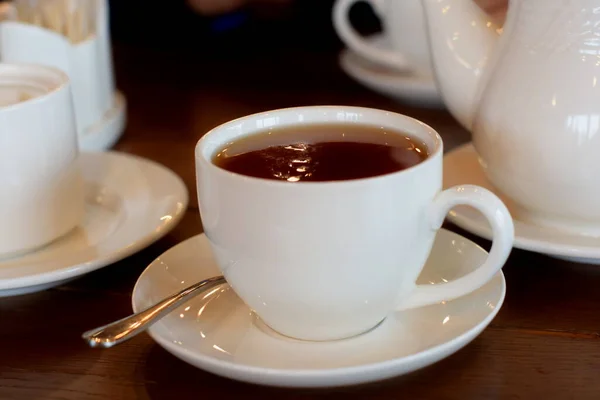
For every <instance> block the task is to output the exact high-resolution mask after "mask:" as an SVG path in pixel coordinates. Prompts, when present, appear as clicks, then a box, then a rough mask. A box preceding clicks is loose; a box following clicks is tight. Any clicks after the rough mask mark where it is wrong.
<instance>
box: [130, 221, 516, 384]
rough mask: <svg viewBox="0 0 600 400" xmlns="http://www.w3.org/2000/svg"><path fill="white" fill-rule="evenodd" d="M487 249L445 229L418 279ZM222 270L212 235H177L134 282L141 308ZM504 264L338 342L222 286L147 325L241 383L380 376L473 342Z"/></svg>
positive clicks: (454, 268) (433, 277)
mask: <svg viewBox="0 0 600 400" xmlns="http://www.w3.org/2000/svg"><path fill="white" fill-rule="evenodd" d="M486 256H487V253H486V251H485V250H483V249H481V248H480V247H478V246H477V245H475V244H474V243H473V242H471V241H469V240H467V239H465V238H463V237H462V236H459V235H457V234H455V233H451V232H449V231H445V230H441V231H440V233H439V234H438V237H437V240H436V243H435V246H434V249H433V252H432V254H431V257H430V259H429V261H428V264H427V266H426V267H425V270H424V272H423V274H422V275H421V277H420V279H419V280H420V283H426V282H431V283H439V282H443V281H444V280H451V279H454V278H456V277H459V276H462V275H464V274H466V273H468V272H470V271H472V270H473V269H475V268H477V267H478V266H480V265H481V263H482V262H483V260H484V259H485V258H486ZM215 275H219V270H218V268H217V266H216V265H215V262H214V260H213V256H212V254H211V250H210V247H209V244H208V240H207V239H206V236H204V235H199V236H196V237H193V238H191V239H188V240H187V241H185V242H183V243H180V244H179V245H177V246H175V247H173V248H172V249H170V250H168V251H167V252H165V253H164V254H163V255H162V256H160V257H159V258H158V259H157V260H156V261H154V262H153V263H152V264H150V266H148V268H147V269H146V270H145V271H144V273H143V274H142V275H141V276H140V278H139V280H138V282H137V284H136V286H135V288H134V290H133V298H132V303H133V309H134V311H136V312H137V311H140V310H142V309H144V308H147V307H148V306H150V305H152V304H154V303H156V302H158V301H159V300H161V299H163V298H164V297H166V296H168V295H170V294H173V293H175V292H178V291H180V290H181V289H183V288H185V287H187V286H189V285H191V284H193V283H194V282H198V281H200V280H202V279H206V278H208V277H212V276H215ZM505 291H506V283H505V281H504V276H503V275H502V273H501V272H499V273H498V274H497V275H496V276H495V277H494V278H493V279H492V280H491V281H490V282H489V283H488V284H486V285H485V286H484V287H482V288H481V289H479V290H477V291H476V292H473V293H471V294H470V295H468V296H465V297H463V298H460V299H457V300H454V301H450V302H447V303H445V304H439V305H435V306H430V307H425V308H421V309H417V310H411V311H407V312H402V313H396V314H393V315H391V316H390V317H388V318H387V319H386V320H385V321H384V322H383V323H382V324H381V325H380V326H378V327H377V328H375V329H374V330H372V331H371V332H369V333H366V334H364V335H362V336H359V337H355V338H352V339H346V340H340V341H335V342H319V343H317V342H303V341H299V340H294V339H291V338H287V337H283V336H281V335H279V334H277V333H276V332H274V331H272V330H271V329H269V328H268V327H266V326H265V325H264V324H263V323H261V322H260V320H259V319H258V318H257V317H256V316H255V315H254V314H253V313H252V312H251V311H250V309H249V308H248V307H247V306H246V305H245V304H244V303H243V302H242V301H241V300H240V299H239V298H238V297H237V296H236V295H235V293H234V292H233V290H232V289H231V288H230V287H229V286H228V285H223V286H221V287H218V288H216V289H213V290H211V291H210V292H207V293H206V294H205V295H203V296H202V295H201V296H198V297H197V298H196V299H194V300H191V301H189V302H188V303H187V304H185V305H184V306H182V307H181V308H180V309H178V310H176V311H174V312H173V313H171V314H170V315H168V316H167V317H165V318H164V319H162V320H161V321H159V322H158V323H156V324H155V325H153V326H152V327H151V328H150V330H149V333H150V335H151V336H152V338H153V339H154V340H156V341H157V342H158V343H159V344H160V345H161V346H162V347H164V348H165V349H166V350H167V351H169V352H170V353H172V354H174V355H175V356H177V357H178V358H180V359H182V360H183V361H186V362H188V363H190V364H192V365H194V366H196V367H198V368H201V369H204V370H206V371H209V372H212V373H214V374H217V375H221V376H224V377H227V378H231V379H237V380H240V381H244V382H249V383H255V384H262V385H271V386H284V387H333V386H342V385H354V384H361V383H367V382H372V381H378V380H382V379H387V378H392V377H395V376H399V375H403V374H406V373H409V372H411V371H415V370H417V369H419V368H423V367H425V366H428V365H430V364H433V363H435V362H437V361H439V360H441V359H443V358H445V357H448V356H449V355H450V354H452V353H454V352H456V351H458V350H459V349H460V348H462V347H463V346H465V345H466V344H468V343H469V342H470V341H472V340H473V339H474V338H475V337H476V336H477V335H479V334H480V333H481V332H482V331H483V329H484V328H485V327H486V326H487V325H488V324H489V323H490V322H491V321H492V319H493V318H494V316H495V315H496V314H497V313H498V311H499V310H500V307H501V306H502V302H503V301H504V295H505Z"/></svg>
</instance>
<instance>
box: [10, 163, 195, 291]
mask: <svg viewBox="0 0 600 400" xmlns="http://www.w3.org/2000/svg"><path fill="white" fill-rule="evenodd" d="M80 163H81V169H82V174H83V178H84V182H85V188H86V217H85V221H84V222H83V224H82V225H81V226H80V227H78V228H76V229H75V230H74V231H72V232H70V233H69V234H67V235H66V236H65V237H63V238H61V239H59V240H57V241H55V242H53V243H51V244H49V245H48V246H46V247H44V248H42V249H40V250H38V251H35V252H32V253H29V254H26V255H24V256H22V257H18V258H12V259H7V260H0V297H3V296H13V295H19V294H25V293H32V292H36V291H39V290H44V289H47V288H50V287H53V286H58V285H61V284H63V283H65V282H67V281H69V280H72V279H74V278H76V277H78V276H81V275H83V274H86V273H88V272H91V271H94V270H96V269H98V268H102V267H104V266H106V265H109V264H112V263H114V262H117V261H119V260H121V259H123V258H125V257H127V256H129V255H131V254H133V253H135V252H137V251H139V250H141V249H143V248H144V247H146V246H148V245H150V244H152V243H153V242H155V241H156V240H158V239H160V238H161V237H162V236H164V235H165V234H167V233H168V232H169V231H170V230H171V229H173V228H174V227H175V225H177V223H178V222H179V220H180V219H181V217H182V216H183V214H184V213H185V210H186V206H187V203H188V194H187V189H186V187H185V185H184V183H183V182H182V181H181V179H180V178H179V177H178V176H177V175H175V174H174V173H173V172H172V171H170V170H169V169H167V168H165V167H163V166H162V165H160V164H157V163H155V162H152V161H149V160H146V159H143V158H140V157H136V156H131V155H127V154H123V153H116V152H108V153H82V154H81V156H80Z"/></svg>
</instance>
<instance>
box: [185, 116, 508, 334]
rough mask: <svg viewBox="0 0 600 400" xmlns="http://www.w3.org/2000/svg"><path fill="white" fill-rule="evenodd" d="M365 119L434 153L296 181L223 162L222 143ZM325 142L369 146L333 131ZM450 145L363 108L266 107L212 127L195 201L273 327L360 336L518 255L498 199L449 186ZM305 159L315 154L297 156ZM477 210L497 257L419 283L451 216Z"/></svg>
mask: <svg viewBox="0 0 600 400" xmlns="http://www.w3.org/2000/svg"><path fill="white" fill-rule="evenodd" d="M311 124H317V125H323V124H336V125H339V124H348V125H351V124H360V125H365V126H369V127H371V128H372V129H379V130H385V131H386V132H387V134H388V135H410V136H411V137H413V138H414V139H415V140H418V141H420V142H422V143H424V144H425V146H426V147H427V148H428V149H429V155H428V158H427V159H426V160H425V161H423V162H421V163H420V164H417V165H416V166H413V167H411V168H409V169H406V170H404V171H400V172H395V173H391V174H387V175H382V176H377V177H373V178H368V179H355V180H347V181H333V182H300V183H298V182H295V181H294V179H295V178H294V177H290V178H289V180H290V181H289V182H288V181H284V180H267V179H257V178H251V177H247V176H243V175H239V174H235V173H230V172H228V171H226V170H224V169H221V168H219V167H217V166H216V165H215V164H214V163H213V161H212V158H213V156H214V155H215V154H216V153H217V152H218V151H219V150H220V149H222V148H223V146H225V145H226V144H228V143H230V142H232V141H235V140H236V139H240V138H242V137H248V136H252V135H256V134H266V133H265V132H266V131H269V132H271V134H273V135H277V132H278V129H281V128H290V127H294V126H298V125H303V126H306V125H311ZM327 140H328V141H349V140H352V141H369V138H368V137H366V136H365V135H360V134H359V135H358V136H352V137H351V136H349V133H348V132H344V131H343V130H339V134H338V135H337V136H334V135H333V134H331V135H329V136H328V138H327ZM442 154H443V145H442V141H441V138H440V137H439V135H438V134H437V133H436V132H435V131H434V130H433V129H431V128H430V127H429V126H427V125H425V124H423V123H422V122H420V121H417V120H415V119H412V118H410V117H406V116H403V115H400V114H395V113H392V112H387V111H382V110H374V109H367V108H358V107H345V106H321V107H319V106H316V107H299V108H290V109H283V110H275V111H269V112H265V113H261V114H255V115H250V116H247V117H244V118H240V119H238V120H234V121H231V122H228V123H226V124H223V125H221V126H218V127H216V128H215V129H213V130H211V131H210V132H208V133H207V134H206V135H204V136H203V138H202V139H200V141H199V142H198V144H197V146H196V171H197V183H198V185H197V186H198V200H199V205H200V213H201V216H202V221H203V226H204V229H205V232H206V234H207V236H208V238H209V240H210V242H211V244H212V248H213V251H214V252H215V255H216V259H217V261H218V263H219V265H220V267H221V270H222V273H223V275H224V276H225V277H226V279H227V281H228V282H229V284H230V285H231V286H232V287H233V288H234V290H235V291H236V292H237V294H238V295H239V296H240V297H241V298H242V299H243V300H244V301H245V302H246V303H247V304H248V305H249V306H250V307H251V308H252V309H253V310H256V312H257V314H258V315H260V317H261V318H262V319H263V320H264V321H265V323H267V324H268V325H269V326H270V327H272V328H273V329H275V330H276V331H278V332H280V333H282V334H284V335H287V336H291V337H296V338H300V339H305V340H334V339H340V338H345V337H351V336H354V335H358V334H360V333H363V332H365V331H367V330H369V329H371V328H373V327H374V326H375V325H377V324H378V323H379V322H381V321H382V320H383V319H385V317H386V316H387V315H388V314H389V313H390V312H392V311H393V310H395V309H406V308H412V307H421V306H424V305H428V304H433V303H438V302H440V301H447V300H451V299H453V298H456V297H460V296H463V295H465V294H467V293H470V292H472V291H474V290H476V289H477V288H479V287H481V286H482V285H484V284H485V283H486V282H487V281H488V280H489V279H491V278H492V277H493V276H494V275H495V274H496V272H498V271H499V270H500V268H502V266H503V264H504V262H505V261H506V258H507V257H508V255H509V253H510V250H511V248H512V241H513V226H512V220H511V217H510V215H509V213H508V211H507V210H506V207H505V206H504V205H503V204H502V202H501V201H500V200H499V199H498V198H497V197H496V196H494V195H493V194H492V193H491V192H489V191H487V190H485V189H482V188H479V187H476V186H462V185H461V186H457V187H455V188H452V189H450V190H447V191H444V192H440V191H441V187H442ZM298 157H299V159H303V157H307V155H305V154H302V153H299V154H298ZM457 204H469V205H471V206H474V207H476V208H477V209H479V210H480V211H481V212H482V213H483V214H484V215H485V216H486V218H488V219H489V221H490V224H491V225H492V226H493V229H494V245H493V247H492V250H491V253H490V257H489V259H488V260H486V262H485V263H484V264H482V266H481V267H480V268H479V269H477V270H476V271H474V272H473V273H471V274H469V275H467V276H464V277H462V278H460V279H458V280H456V281H452V282H448V283H444V284H442V285H434V286H430V285H425V286H424V285H416V284H415V282H416V279H417V277H418V276H419V274H420V272H421V270H422V268H423V266H424V264H425V261H426V260H427V257H428V255H429V252H430V250H431V246H432V245H433V240H434V238H435V235H436V232H437V230H438V229H439V228H440V226H441V224H442V222H443V220H444V218H445V217H446V214H447V212H448V210H449V209H450V208H452V207H454V206H456V205H457Z"/></svg>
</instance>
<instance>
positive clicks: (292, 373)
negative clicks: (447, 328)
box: [131, 228, 506, 388]
mask: <svg viewBox="0 0 600 400" xmlns="http://www.w3.org/2000/svg"><path fill="white" fill-rule="evenodd" d="M439 232H443V233H444V234H449V235H450V236H456V237H459V238H461V239H462V240H466V241H468V242H469V243H470V244H471V245H472V246H474V248H476V249H477V250H478V251H483V252H485V254H488V252H487V251H486V250H485V249H483V248H482V247H481V246H479V245H478V244H477V243H475V242H473V241H472V240H470V239H468V238H466V237H464V236H462V235H460V234H458V233H455V232H452V231H450V230H447V229H444V228H441V229H439V231H438V234H439ZM197 240H207V239H206V235H205V234H204V233H201V234H198V235H195V236H192V237H191V238H188V239H186V240H184V241H182V242H180V243H178V244H177V245H175V246H173V247H171V248H170V249H168V250H166V251H165V252H164V253H163V254H161V255H160V256H159V257H157V258H156V259H155V260H154V261H152V262H151V263H150V264H149V265H148V266H147V267H146V269H144V271H143V272H142V273H141V274H140V276H139V277H138V280H137V281H136V283H135V285H134V288H133V291H132V294H131V305H132V308H133V311H134V312H138V307H137V306H136V304H135V298H136V293H138V292H139V285H140V284H141V281H142V280H143V278H144V276H145V275H146V274H147V273H148V270H149V269H150V268H153V267H154V265H155V264H156V263H157V262H158V261H159V260H160V259H161V258H163V257H164V255H165V254H166V253H168V252H176V251H178V250H179V249H180V248H182V247H186V246H187V245H189V244H190V243H191V242H193V241H197ZM497 278H499V279H500V282H501V283H500V284H501V292H500V296H499V298H498V302H497V306H496V307H495V308H494V309H493V310H491V311H490V313H489V314H488V315H487V317H486V318H484V319H482V320H481V321H479V322H478V323H477V325H476V326H474V327H473V328H471V329H469V330H468V331H466V332H464V333H463V334H461V335H458V336H456V337H454V338H452V339H451V340H448V341H446V342H444V343H442V344H439V345H437V346H434V347H431V348H429V349H427V350H424V351H420V352H417V353H415V354H411V355H409V356H405V357H398V358H393V359H389V360H385V361H381V362H371V363H368V364H361V365H353V366H350V367H340V368H326V369H281V368H265V367H257V366H252V365H244V364H238V363H235V362H233V361H226V360H221V359H217V358H214V357H211V356H209V355H206V354H204V353H202V352H195V351H192V350H189V349H186V348H183V347H181V346H178V345H175V344H173V343H172V342H170V341H169V340H167V339H165V338H163V337H161V335H159V334H158V333H156V332H155V327H154V326H153V327H150V328H149V329H148V331H147V333H148V335H149V336H150V337H151V338H152V339H153V340H154V341H155V342H156V343H158V344H159V345H160V346H161V347H162V348H164V349H165V350H167V351H168V352H169V353H171V354H172V355H174V356H175V357H177V358H179V359H181V360H182V361H184V362H186V363H188V364H190V365H192V366H194V367H196V368H199V369H202V370H203V371H206V372H209V373H212V374H216V375H220V376H224V377H227V378H230V379H235V380H238V381H243V382H247V383H253V384H257V383H258V384H262V385H268V386H275V387H305V388H308V387H313V388H317V387H339V386H349V385H358V384H364V383H368V382H376V381H381V380H385V379H389V378H392V377H397V376H400V375H404V374H406V373H410V372H413V371H416V370H419V369H422V368H425V367H427V366H429V365H432V364H434V363H436V362H438V361H440V360H442V359H444V358H446V357H448V356H450V355H452V354H454V353H456V352H457V351H459V350H461V349H462V348H464V347H465V346H467V345H468V344H469V343H471V342H472V341H473V340H474V339H475V338H476V337H478V336H479V335H480V334H481V333H482V332H483V331H484V330H485V329H486V328H487V327H488V326H489V325H490V323H491V322H492V321H493V320H494V318H495V317H496V316H497V314H498V313H499V312H500V309H501V308H502V306H503V304H504V300H505V298H506V278H505V276H504V273H503V272H502V270H500V271H498V273H497V274H495V275H494V277H493V278H492V279H491V280H490V281H488V283H486V284H489V283H490V282H492V281H493V280H495V279H497ZM225 284H226V283H225ZM467 296H468V295H467ZM397 312H399V311H397ZM366 334H368V333H366ZM289 340H294V339H289ZM192 360H193V361H192ZM419 360H421V361H422V362H421V365H419V366H417V367H411V366H410V364H415V363H418V362H419ZM198 363H201V364H202V365H203V366H202V367H200V366H198V365H197V364H198ZM403 370H406V371H403ZM217 371H218V372H217ZM378 372H380V373H379V374H378V375H377V376H376V377H372V376H370V375H369V374H374V373H378ZM331 379H335V381H336V382H337V383H336V382H334V383H332V382H326V381H329V380H331ZM278 380H279V381H278Z"/></svg>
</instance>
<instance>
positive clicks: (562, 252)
mask: <svg viewBox="0 0 600 400" xmlns="http://www.w3.org/2000/svg"><path fill="white" fill-rule="evenodd" d="M471 151H472V152H473V154H476V152H475V147H474V146H473V142H467V143H465V144H462V145H460V146H457V147H455V148H454V149H452V150H450V151H448V152H447V153H446V154H444V159H443V161H444V174H446V171H447V170H448V167H447V166H446V165H447V163H448V162H449V161H448V160H449V158H450V157H460V156H461V155H462V153H464V154H465V155H470V153H471ZM463 157H464V155H463ZM488 184H489V185H490V186H492V184H491V183H489V182H488ZM492 187H493V186H492ZM444 189H447V186H446V184H445V183H444ZM493 191H494V190H493ZM513 219H514V221H515V228H516V227H517V226H516V225H517V224H519V225H523V226H528V227H535V228H537V229H540V230H543V231H552V232H553V233H556V237H557V239H558V240H560V239H559V238H564V237H570V238H578V237H581V238H583V237H586V236H584V235H576V234H573V233H571V234H569V233H565V232H561V231H558V230H555V229H550V228H544V227H543V226H537V225H533V224H531V223H528V222H526V221H522V220H519V219H517V218H515V217H514V216H513ZM448 220H449V221H450V222H452V223H453V224H455V225H456V226H458V227H459V228H461V229H464V230H465V231H467V232H470V233H472V234H474V235H476V236H479V237H481V238H483V239H486V240H491V238H492V232H491V231H490V230H489V229H487V228H486V227H485V226H483V225H482V224H480V223H479V222H477V221H476V220H473V219H471V218H469V217H468V216H466V215H464V214H462V213H459V212H457V211H456V209H453V210H451V211H450V212H449V213H448ZM598 240H599V242H600V238H598ZM513 247H515V248H518V249H521V250H526V251H531V252H535V253H540V254H545V255H550V256H557V257H577V258H582V259H590V260H598V259H600V247H595V246H586V245H579V246H572V245H568V244H563V243H561V242H558V241H546V240H543V239H540V238H538V237H537V236H533V237H532V236H523V235H519V230H518V229H515V240H514V244H513Z"/></svg>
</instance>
